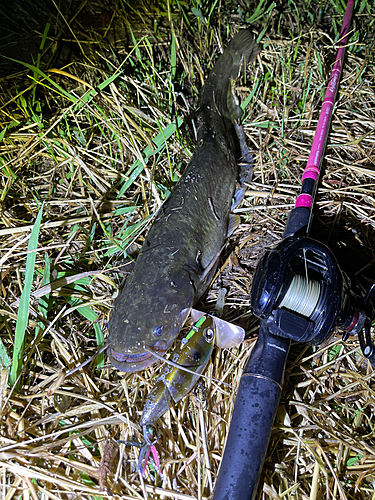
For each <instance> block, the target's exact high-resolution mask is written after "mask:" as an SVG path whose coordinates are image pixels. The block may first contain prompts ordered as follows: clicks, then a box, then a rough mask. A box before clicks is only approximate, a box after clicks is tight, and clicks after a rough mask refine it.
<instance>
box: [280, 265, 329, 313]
mask: <svg viewBox="0 0 375 500" xmlns="http://www.w3.org/2000/svg"><path fill="white" fill-rule="evenodd" d="M320 289H321V287H320V283H319V281H312V280H309V279H308V278H306V277H305V276H301V275H299V274H296V275H295V276H293V279H292V281H291V283H290V285H289V288H288V290H287V292H286V294H285V296H284V298H283V300H282V301H281V303H280V306H279V307H285V308H286V309H290V310H291V311H295V312H297V313H298V314H301V315H302V316H306V317H307V318H310V317H311V316H312V314H313V313H314V311H315V308H316V306H317V305H318V302H319V298H320Z"/></svg>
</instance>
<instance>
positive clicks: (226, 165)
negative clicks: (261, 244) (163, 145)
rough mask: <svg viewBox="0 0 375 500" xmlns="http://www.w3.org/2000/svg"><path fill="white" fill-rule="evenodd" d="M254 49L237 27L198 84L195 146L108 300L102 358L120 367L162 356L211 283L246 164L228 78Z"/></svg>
mask: <svg viewBox="0 0 375 500" xmlns="http://www.w3.org/2000/svg"><path fill="white" fill-rule="evenodd" d="M259 52H260V49H259V47H258V45H257V43H256V42H255V40H254V37H253V35H252V34H251V32H250V31H248V30H242V31H240V32H238V33H237V35H236V36H235V37H234V38H233V39H232V41H231V42H230V44H229V45H228V47H227V49H226V50H225V51H224V53H223V54H222V55H221V56H220V57H219V59H218V61H217V63H216V65H215V67H214V69H213V70H212V72H211V74H210V75H209V77H208V79H207V81H206V83H205V84H204V86H203V88H202V91H201V94H200V98H199V112H198V118H197V121H198V127H197V128H198V136H197V146H196V149H195V152H194V154H193V156H192V159H191V161H190V163H189V165H188V166H187V168H186V170H185V172H184V174H183V175H182V177H181V179H180V180H179V182H178V183H177V185H176V187H175V189H174V191H173V193H172V195H171V196H170V197H169V199H168V200H167V201H166V202H165V203H164V204H163V206H162V207H161V209H160V211H159V213H158V214H157V216H156V218H155V220H154V222H153V224H152V226H151V229H150V231H149V233H148V235H147V237H146V239H145V241H144V244H143V246H142V249H141V252H140V254H139V256H138V259H137V261H136V264H135V266H134V270H133V272H132V274H131V275H130V276H129V277H128V279H127V281H126V283H125V286H124V288H123V290H122V292H121V293H120V295H119V296H118V298H117V299H116V301H115V303H114V306H113V310H112V315H111V318H110V322H109V337H108V344H109V348H108V357H109V359H110V361H111V363H112V364H113V365H114V366H115V367H116V368H118V369H119V370H122V371H126V372H132V371H137V370H141V369H143V368H146V367H147V366H149V365H150V364H152V363H153V362H155V361H156V358H155V356H153V355H152V352H150V350H151V351H152V350H154V351H155V352H157V353H159V354H161V355H163V354H164V353H165V352H166V350H167V349H168V348H169V347H170V346H171V344H172V342H173V340H174V339H175V338H176V337H177V335H178V333H179V332H180V330H181V328H182V326H183V325H184V323H185V321H186V319H187V318H188V316H189V313H190V311H191V309H192V307H193V306H194V304H195V303H196V302H197V301H198V300H199V298H200V297H201V296H202V295H203V293H204V292H205V291H206V289H207V287H208V286H209V284H210V282H211V279H212V277H213V275H214V272H215V270H216V266H217V263H218V258H219V256H220V252H221V250H222V248H223V245H224V242H225V239H226V237H227V235H228V234H230V233H231V231H232V230H233V224H232V223H233V219H231V220H230V211H231V205H232V199H233V197H235V204H236V205H237V204H238V203H239V201H240V200H241V197H243V194H244V191H245V181H246V182H248V181H249V180H251V177H252V170H253V166H252V156H251V154H250V153H249V150H248V148H247V146H246V141H245V135H244V132H243V130H242V127H241V126H240V125H239V124H238V120H239V118H240V117H241V115H242V111H241V108H240V107H239V106H238V104H237V102H236V99H235V97H234V96H233V94H232V87H231V85H232V80H233V79H235V78H236V77H237V76H238V73H239V70H240V66H241V63H242V60H243V59H245V60H246V62H248V61H251V60H253V59H254V58H255V57H256V56H257V55H258V54H259ZM238 160H240V164H238ZM239 167H241V177H242V179H241V182H242V188H241V189H240V190H239V192H238V193H237V194H235V189H236V182H237V180H238V178H239V177H240V175H239V174H240V172H239V170H240V168H239Z"/></svg>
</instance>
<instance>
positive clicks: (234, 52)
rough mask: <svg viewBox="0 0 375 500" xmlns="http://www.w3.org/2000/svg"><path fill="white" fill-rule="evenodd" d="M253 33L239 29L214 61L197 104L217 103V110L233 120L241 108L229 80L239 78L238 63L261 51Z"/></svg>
mask: <svg viewBox="0 0 375 500" xmlns="http://www.w3.org/2000/svg"><path fill="white" fill-rule="evenodd" d="M260 50H261V49H260V47H259V45H258V44H257V43H256V40H255V38H254V35H253V34H252V33H251V31H249V30H248V29H244V30H241V31H239V32H238V33H237V34H236V35H235V37H234V38H233V39H232V40H231V42H230V43H229V45H228V47H227V48H226V49H225V51H224V52H223V54H222V55H221V56H220V57H219V59H218V60H217V62H216V64H215V66H214V68H213V70H212V71H211V73H210V75H209V77H208V79H207V80H206V83H205V84H204V86H203V88H202V91H201V95H200V99H199V106H200V107H201V108H202V107H204V106H216V109H217V111H218V112H219V113H220V114H221V115H222V116H225V117H226V118H228V119H229V120H230V121H232V122H234V121H236V120H238V119H239V118H241V115H242V111H241V108H240V106H239V105H238V103H237V101H236V98H235V96H234V95H233V93H232V80H234V79H236V78H237V77H238V74H239V71H240V69H241V63H242V61H243V60H244V62H245V64H247V63H248V62H250V61H252V60H254V59H255V58H256V56H257V55H258V54H259V52H260Z"/></svg>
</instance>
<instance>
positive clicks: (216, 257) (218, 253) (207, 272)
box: [199, 247, 224, 282]
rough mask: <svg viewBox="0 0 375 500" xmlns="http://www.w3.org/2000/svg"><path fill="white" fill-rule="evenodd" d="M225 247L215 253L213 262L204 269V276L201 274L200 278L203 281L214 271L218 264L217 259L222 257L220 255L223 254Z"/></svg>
mask: <svg viewBox="0 0 375 500" xmlns="http://www.w3.org/2000/svg"><path fill="white" fill-rule="evenodd" d="M223 248H224V247H221V248H220V250H219V251H218V252H216V253H215V255H214V256H213V258H212V259H211V261H210V262H209V263H208V265H207V266H206V267H205V268H204V269H203V272H202V274H200V276H199V278H200V280H201V282H202V281H204V280H205V279H206V277H207V276H208V275H209V274H210V271H212V268H213V267H214V266H215V264H216V263H217V259H218V258H219V257H220V254H221V252H222V250H223Z"/></svg>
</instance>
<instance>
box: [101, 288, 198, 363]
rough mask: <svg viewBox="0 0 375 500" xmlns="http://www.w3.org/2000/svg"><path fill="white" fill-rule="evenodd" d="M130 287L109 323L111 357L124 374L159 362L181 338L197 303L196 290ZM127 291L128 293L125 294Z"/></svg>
mask: <svg viewBox="0 0 375 500" xmlns="http://www.w3.org/2000/svg"><path fill="white" fill-rule="evenodd" d="M130 289H131V288H130V287H126V288H125V289H124V290H123V291H122V293H121V294H120V296H119V297H118V299H117V300H116V303H115V305H114V307H113V310H112V315H111V317H110V320H109V326H108V329H109V336H108V344H109V347H108V350H107V353H108V357H109V360H110V362H111V363H112V364H113V365H114V366H115V367H116V368H117V369H118V370H121V371H124V372H136V371H139V370H143V369H144V368H147V367H148V366H150V365H151V364H153V363H155V361H156V359H157V358H156V357H155V356H153V355H152V353H151V352H150V350H151V351H152V350H153V351H155V352H156V353H158V354H160V355H162V356H163V355H164V353H165V352H166V351H167V350H168V349H169V347H170V346H171V344H172V342H173V341H174V339H175V338H176V337H177V336H178V334H179V332H180V330H181V328H182V327H183V325H184V323H185V321H186V319H187V317H188V316H189V313H190V310H191V307H192V304H193V300H194V291H193V288H192V287H190V289H186V290H185V291H184V290H179V292H178V293H176V289H175V287H174V286H162V284H161V283H159V284H158V286H156V284H155V285H154V286H151V285H150V286H149V287H147V290H146V289H145V290H142V289H138V291H139V293H136V294H135V293H129V292H128V290H130ZM124 292H125V293H124Z"/></svg>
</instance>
